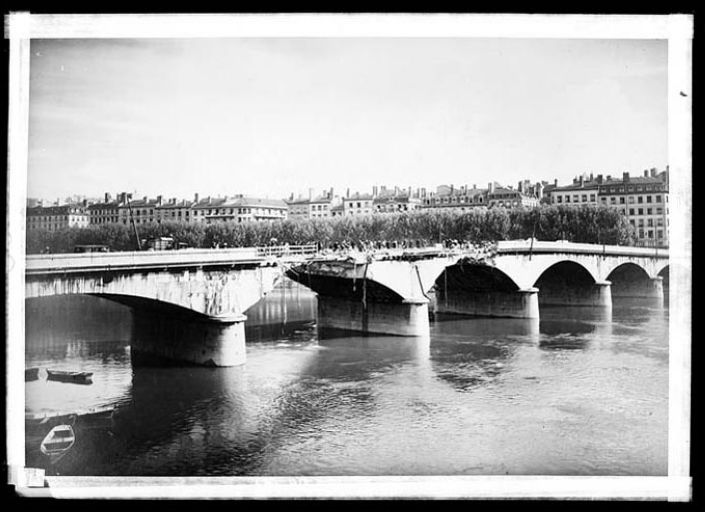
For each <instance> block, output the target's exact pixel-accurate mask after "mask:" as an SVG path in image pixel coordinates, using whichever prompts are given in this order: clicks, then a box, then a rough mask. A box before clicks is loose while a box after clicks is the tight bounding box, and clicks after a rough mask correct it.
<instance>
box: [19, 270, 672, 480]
mask: <svg viewBox="0 0 705 512" xmlns="http://www.w3.org/2000/svg"><path fill="white" fill-rule="evenodd" d="M315 311H316V299H315V296H313V295H312V294H311V293H310V292H308V291H306V289H305V288H301V287H298V286H296V285H291V284H290V283H289V285H288V286H286V287H282V288H279V289H277V290H275V291H274V292H273V293H272V294H271V295H270V296H268V297H267V298H266V299H265V300H264V301H262V302H261V303H260V304H258V305H257V306H255V307H254V308H252V309H251V310H250V311H248V312H247V315H248V323H247V339H248V345H247V363H246V364H245V365H244V366H240V367H233V368H200V367H191V366H188V367H186V366H184V367H163V368H154V367H152V368H146V367H134V368H133V367H132V365H131V361H130V347H129V339H130V327H131V325H130V324H131V321H130V314H129V310H127V309H125V308H123V307H122V306H118V305H113V304H111V303H108V302H106V301H103V300H102V299H96V298H89V297H65V298H49V299H36V300H35V299H33V300H30V301H28V302H27V354H26V364H27V366H28V367H29V366H40V367H43V368H47V367H49V368H62V369H81V370H88V371H92V372H94V376H93V384H91V385H77V384H66V383H59V382H53V381H46V380H45V379H43V378H40V379H39V380H37V381H34V382H27V383H26V386H25V389H26V402H27V412H28V413H39V412H45V411H79V410H83V409H88V408H92V407H97V406H113V407H114V408H115V409H114V413H113V415H112V418H110V417H108V418H99V419H97V420H95V419H91V418H90V417H85V418H84V417H81V416H79V417H78V418H77V419H72V421H74V430H75V432H76V444H75V445H74V447H73V448H72V449H71V451H70V452H69V453H68V454H67V455H66V456H65V457H63V458H62V459H61V460H59V461H58V462H56V463H54V464H50V463H49V461H47V460H45V458H44V456H43V455H42V454H41V453H40V452H39V450H38V448H39V443H40V442H41V439H42V438H43V436H44V435H46V433H47V432H48V430H49V428H50V426H51V422H49V423H48V424H45V425H36V424H34V423H32V424H30V423H28V424H27V440H26V451H27V459H28V465H34V466H41V467H45V468H47V470H48V471H49V473H50V474H51V473H53V474H62V475H167V476H172V475H441V474H466V475H478V474H484V475H486V474H493V475H504V474H514V475H518V474H540V475H553V474H556V475H564V474H575V475H664V474H666V472H667V434H668V416H667V411H668V403H667V399H668V310H667V309H664V308H662V307H659V306H657V305H654V304H649V303H643V302H639V301H636V302H635V301H631V302H619V301H615V305H614V309H613V311H612V314H611V315H610V316H607V315H605V314H604V313H600V312H599V310H594V309H590V308H544V309H542V310H541V315H542V319H541V321H540V323H539V322H533V321H528V320H512V319H473V318H459V317H452V316H451V317H439V318H435V319H434V320H433V321H432V322H431V333H430V338H426V339H418V338H400V337H389V336H370V337H358V336H352V335H348V336H344V337H338V338H332V339H319V336H318V334H317V331H316V326H315Z"/></svg>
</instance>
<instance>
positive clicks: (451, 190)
mask: <svg viewBox="0 0 705 512" xmlns="http://www.w3.org/2000/svg"><path fill="white" fill-rule="evenodd" d="M453 189H454V187H453V184H452V183H451V185H450V195H453Z"/></svg>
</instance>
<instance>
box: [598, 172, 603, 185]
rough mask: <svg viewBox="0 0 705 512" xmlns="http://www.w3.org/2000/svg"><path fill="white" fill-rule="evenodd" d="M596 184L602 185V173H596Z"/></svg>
mask: <svg viewBox="0 0 705 512" xmlns="http://www.w3.org/2000/svg"><path fill="white" fill-rule="evenodd" d="M597 184H598V185H602V174H598V175H597Z"/></svg>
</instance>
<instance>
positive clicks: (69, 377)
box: [47, 369, 93, 384]
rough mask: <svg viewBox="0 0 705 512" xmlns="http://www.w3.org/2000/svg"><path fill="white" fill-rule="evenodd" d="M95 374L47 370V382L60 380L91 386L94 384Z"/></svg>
mask: <svg viewBox="0 0 705 512" xmlns="http://www.w3.org/2000/svg"><path fill="white" fill-rule="evenodd" d="M92 376H93V372H71V371H64V370H49V369H47V380H58V381H61V382H75V383H77V384H91V383H92V382H93V380H92V378H91V377H92Z"/></svg>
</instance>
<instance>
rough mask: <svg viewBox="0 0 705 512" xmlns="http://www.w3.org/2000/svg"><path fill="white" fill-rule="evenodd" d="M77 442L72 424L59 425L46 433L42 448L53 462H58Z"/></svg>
mask: <svg viewBox="0 0 705 512" xmlns="http://www.w3.org/2000/svg"><path fill="white" fill-rule="evenodd" d="M75 442H76V436H75V435H74V433H73V428H72V427H71V425H57V426H55V427H54V428H52V429H51V430H50V431H49V433H48V434H47V435H46V437H45V438H44V440H43V441H42V444H41V446H40V450H41V451H42V453H43V454H44V455H48V456H49V458H50V459H51V460H52V462H56V461H57V460H59V459H60V458H61V457H63V456H64V455H65V454H66V452H68V451H69V450H70V449H71V447H72V446H73V444H74V443H75Z"/></svg>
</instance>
